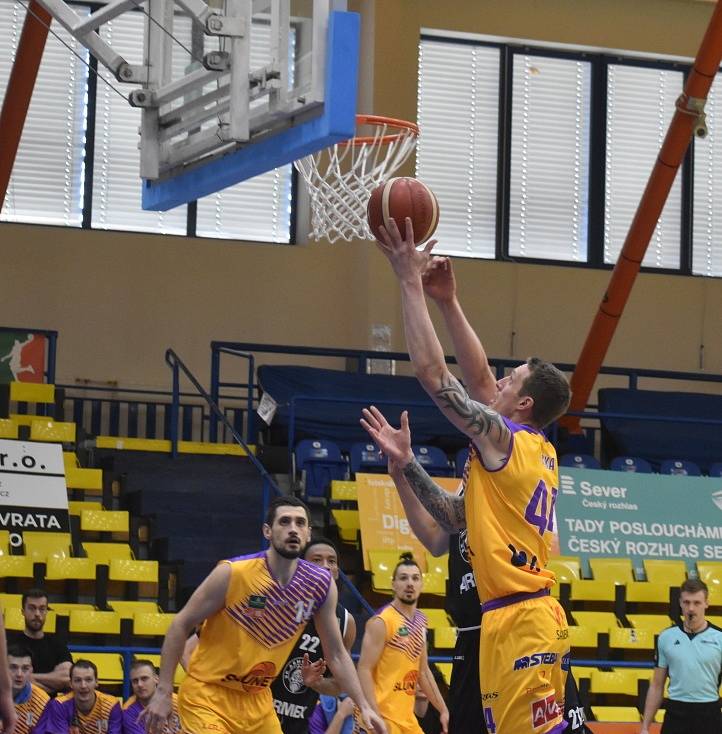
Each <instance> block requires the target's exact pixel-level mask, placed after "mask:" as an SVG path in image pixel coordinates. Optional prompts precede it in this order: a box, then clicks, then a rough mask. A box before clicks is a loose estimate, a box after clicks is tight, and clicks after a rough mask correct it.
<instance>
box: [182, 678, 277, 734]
mask: <svg viewBox="0 0 722 734" xmlns="http://www.w3.org/2000/svg"><path fill="white" fill-rule="evenodd" d="M178 713H179V714H180V719H181V724H182V726H183V730H184V731H186V732H188V733H189V734H282V732H281V725H280V723H279V722H278V716H276V712H275V711H274V709H273V696H272V695H271V691H270V689H268V688H265V689H264V690H263V691H261V692H260V693H253V694H250V693H244V692H242V691H234V690H232V689H230V688H226V687H225V686H219V685H215V684H213V683H203V682H201V681H199V680H196V679H195V678H192V677H191V676H190V675H189V676H186V678H185V679H184V680H183V683H181V687H180V690H179V691H178Z"/></svg>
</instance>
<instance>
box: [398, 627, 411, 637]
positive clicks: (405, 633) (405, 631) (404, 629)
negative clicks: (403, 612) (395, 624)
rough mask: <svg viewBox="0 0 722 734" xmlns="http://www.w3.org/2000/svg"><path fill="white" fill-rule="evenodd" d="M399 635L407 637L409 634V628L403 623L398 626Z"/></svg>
mask: <svg viewBox="0 0 722 734" xmlns="http://www.w3.org/2000/svg"><path fill="white" fill-rule="evenodd" d="M398 635H399V637H408V636H409V628H408V627H406V626H405V625H404V626H403V627H399V631H398Z"/></svg>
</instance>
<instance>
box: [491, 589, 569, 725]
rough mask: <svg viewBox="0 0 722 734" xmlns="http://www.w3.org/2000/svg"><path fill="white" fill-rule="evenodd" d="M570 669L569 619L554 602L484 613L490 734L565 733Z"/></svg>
mask: <svg viewBox="0 0 722 734" xmlns="http://www.w3.org/2000/svg"><path fill="white" fill-rule="evenodd" d="M492 604H493V603H492ZM568 670H569V630H568V628H567V618H566V614H565V613H564V610H563V609H562V607H561V606H560V605H559V603H558V602H557V601H556V599H553V598H552V597H550V596H541V597H538V598H535V599H527V600H524V601H520V602H516V603H515V604H509V605H508V606H502V607H499V608H496V609H491V610H490V611H487V610H486V609H485V610H484V614H483V615H482V618H481V648H480V655H479V678H480V682H481V698H482V706H483V708H484V720H485V721H486V728H487V730H488V732H489V734H527V732H528V733H529V734H550V733H552V732H553V733H554V734H557V732H561V731H562V730H563V728H564V727H565V726H566V724H565V721H564V686H565V683H566V678H567V671H568Z"/></svg>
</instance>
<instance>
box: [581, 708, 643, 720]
mask: <svg viewBox="0 0 722 734" xmlns="http://www.w3.org/2000/svg"><path fill="white" fill-rule="evenodd" d="M592 714H594V718H595V719H596V720H597V721H608V722H613V721H618V722H620V723H631V722H634V723H639V722H640V721H641V720H642V716H641V714H640V713H639V710H638V709H636V708H635V707H634V706H592Z"/></svg>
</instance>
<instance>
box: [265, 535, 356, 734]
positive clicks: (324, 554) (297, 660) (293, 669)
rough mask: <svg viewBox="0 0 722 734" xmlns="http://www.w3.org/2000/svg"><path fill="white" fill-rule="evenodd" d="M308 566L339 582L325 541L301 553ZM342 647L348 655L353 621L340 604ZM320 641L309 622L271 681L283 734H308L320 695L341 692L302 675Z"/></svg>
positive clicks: (334, 555) (318, 655) (329, 682)
mask: <svg viewBox="0 0 722 734" xmlns="http://www.w3.org/2000/svg"><path fill="white" fill-rule="evenodd" d="M303 557H304V558H305V559H306V560H307V561H309V562H310V563H313V564H315V565H316V566H320V567H321V568H325V569H326V570H328V571H329V572H330V573H331V576H332V577H333V580H334V581H336V582H337V581H338V551H337V550H336V546H335V545H334V544H333V542H332V541H330V540H328V539H327V538H312V539H311V541H310V542H309V543H308V545H307V546H306V548H305V549H304V551H303ZM336 619H337V620H338V624H339V628H340V630H341V635H342V637H343V644H344V646H345V647H346V649H347V650H348V651H349V652H350V651H351V648H352V647H353V643H354V642H355V641H356V621H355V620H354V618H353V617H352V616H351V615H350V614H349V613H348V611H347V610H346V609H345V607H343V606H341V604H337V605H336ZM322 652H323V651H322V650H321V639H320V638H319V636H318V631H317V630H316V625H315V623H314V621H313V620H312V619H311V620H310V621H309V622H308V624H307V625H306V628H305V629H304V630H303V633H302V634H301V636H300V637H299V639H298V641H297V642H296V645H295V646H294V648H293V650H292V651H291V654H290V655H289V656H288V660H287V661H286V664H285V665H284V666H283V669H282V670H281V674H280V675H279V676H278V678H276V680H275V681H273V685H272V686H271V693H272V694H273V706H274V708H275V709H276V714H278V719H279V721H280V722H281V729H282V730H283V734H308V722H309V719H310V718H311V714H312V713H313V711H314V708H315V706H316V703H317V701H318V698H319V695H320V694H324V695H327V696H338V695H339V694H340V693H342V691H340V690H339V687H338V685H337V684H336V682H335V681H334V679H333V678H329V677H323V676H319V677H318V679H317V680H316V681H315V682H314V683H313V684H312V685H306V683H305V682H304V680H303V677H302V675H301V667H302V663H303V658H304V656H305V655H308V657H309V659H310V661H311V662H316V661H318V660H320V659H322V657H323V656H322Z"/></svg>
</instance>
